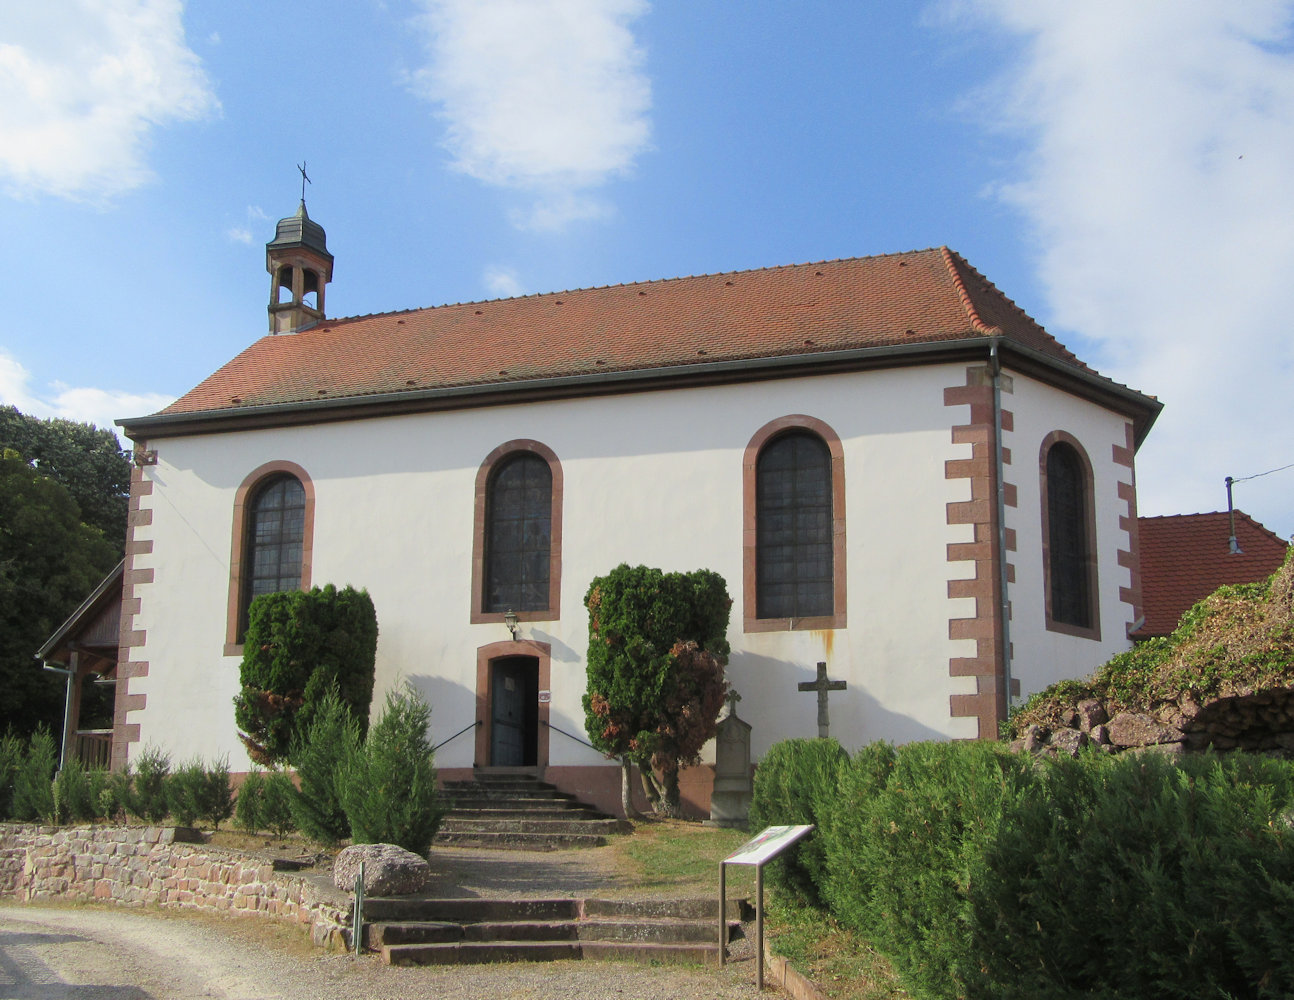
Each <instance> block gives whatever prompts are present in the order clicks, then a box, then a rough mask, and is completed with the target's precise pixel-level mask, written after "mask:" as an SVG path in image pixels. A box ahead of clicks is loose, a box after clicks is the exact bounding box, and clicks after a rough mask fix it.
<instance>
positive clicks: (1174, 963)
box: [969, 754, 1294, 1000]
mask: <svg viewBox="0 0 1294 1000" xmlns="http://www.w3.org/2000/svg"><path fill="white" fill-rule="evenodd" d="M1289 772H1290V765H1289V764H1288V763H1285V762H1280V761H1272V760H1262V759H1259V758H1246V757H1243V756H1240V755H1229V756H1227V757H1217V756H1214V755H1201V756H1199V757H1193V758H1186V759H1184V760H1183V761H1182V762H1181V764H1175V763H1173V762H1172V761H1170V760H1167V759H1165V758H1163V757H1161V756H1159V755H1156V754H1140V755H1134V754H1123V755H1119V756H1117V757H1113V758H1110V757H1096V756H1093V757H1087V758H1083V759H1080V760H1078V761H1074V760H1069V759H1067V758H1061V759H1058V760H1056V761H1054V762H1050V763H1049V764H1048V765H1047V766H1045V767H1044V768H1043V769H1041V771H1040V772H1039V778H1040V780H1039V781H1038V783H1037V785H1036V786H1035V788H1034V789H1031V794H1030V795H1028V796H1026V797H1025V798H1024V799H1023V800H1022V801H1020V802H1019V803H1017V805H1016V807H1015V808H1014V809H1012V810H1010V811H1009V812H1008V814H1007V815H1006V816H1005V817H1004V818H1003V822H1002V824H1001V827H1000V828H999V831H998V834H997V836H996V838H995V839H994V841H993V842H992V843H990V844H988V845H987V848H986V851H985V877H984V878H983V879H981V880H980V881H979V882H977V883H975V884H973V885H972V886H971V892H970V898H971V901H972V904H973V920H972V921H971V923H970V925H969V926H970V927H971V928H972V930H973V939H972V946H973V948H974V949H975V951H976V952H977V953H978V954H979V955H980V957H981V962H982V965H981V969H982V978H981V979H980V980H979V987H980V994H979V995H982V996H993V997H1020V998H1024V997H1035V996H1055V995H1058V994H1059V993H1061V992H1063V991H1065V990H1070V991H1076V992H1079V993H1082V994H1083V995H1087V996H1104V997H1110V998H1112V1000H1134V998H1136V1000H1142V998H1150V1000H1169V998H1182V1000H1196V998H1198V1000H1204V998H1212V997H1220V996H1230V997H1263V996H1271V997H1277V996H1280V997H1286V996H1291V995H1294V957H1292V956H1291V955H1290V950H1289V942H1290V941H1291V940H1294V938H1292V937H1291V935H1294V912H1291V910H1290V906H1289V904H1290V902H1291V901H1294V834H1292V833H1291V831H1290V829H1289V827H1288V825H1287V824H1285V823H1283V822H1282V821H1281V813H1282V811H1283V810H1284V809H1285V808H1287V807H1288V805H1289V799H1288V794H1289V782H1290V773H1289ZM971 982H974V980H971Z"/></svg>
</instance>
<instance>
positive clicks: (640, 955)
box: [580, 941, 719, 965]
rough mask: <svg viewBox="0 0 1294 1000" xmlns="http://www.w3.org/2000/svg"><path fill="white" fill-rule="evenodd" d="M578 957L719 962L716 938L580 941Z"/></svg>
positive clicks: (652, 963) (608, 959)
mask: <svg viewBox="0 0 1294 1000" xmlns="http://www.w3.org/2000/svg"><path fill="white" fill-rule="evenodd" d="M580 957H581V958H586V959H591V960H595V961H596V960H601V961H618V962H642V963H643V964H644V965H657V964H671V965H678V964H691V965H718V964H719V943H718V942H717V941H716V942H713V943H711V944H650V943H647V944H644V943H642V942H637V941H581V942H580Z"/></svg>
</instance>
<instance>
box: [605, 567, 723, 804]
mask: <svg viewBox="0 0 1294 1000" xmlns="http://www.w3.org/2000/svg"><path fill="white" fill-rule="evenodd" d="M584 604H585V607H587V608H588V611H589V648H588V658H587V667H586V671H585V673H586V677H587V686H586V691H585V694H584V698H583V705H584V713H585V722H584V726H585V729H586V731H587V732H588V734H589V740H590V742H591V743H592V744H593V745H594V746H595V747H597V748H598V749H599V750H601V751H602V752H603V753H606V754H608V755H611V756H615V757H619V758H620V760H621V764H622V767H623V775H624V778H623V785H622V789H621V802H622V805H623V806H624V808H625V813H626V815H630V814H632V812H633V805H632V799H631V796H630V788H629V783H628V775H629V764H630V763H634V764H637V765H638V768H639V771H640V772H641V773H642V774H643V776H644V781H645V783H646V785H647V792H648V797H649V798H659V796H658V795H656V793H655V788H654V782H653V781H652V780H651V779H650V775H651V773H652V768H653V767H655V768H656V769H657V770H659V771H660V772H661V773H662V775H663V778H664V786H665V802H664V806H665V810H666V811H667V812H670V813H677V812H678V808H679V803H678V769H679V766H680V765H681V764H685V763H688V762H690V761H692V760H695V759H696V752H697V750H698V749H699V748H700V746H701V745H702V744H703V743H704V742H705V741H706V740H708V739H710V738H711V737H713V736H714V733H715V727H716V725H717V723H718V715H719V710H720V709H721V708H722V706H723V699H724V695H725V693H726V691H727V684H726V682H725V681H724V679H723V669H722V668H723V665H724V664H726V663H727V662H728V653H729V644H728V639H727V632H728V614H729V610H730V609H731V607H732V600H731V599H730V598H729V596H728V588H727V584H726V583H725V582H724V579H723V577H722V576H720V575H719V574H718V573H715V572H713V571H712V570H706V569H700V570H695V571H693V572H690V573H665V572H663V571H662V570H659V569H655V568H653V567H650V566H629V565H628V564H626V563H621V564H620V565H619V566H617V567H616V568H615V569H613V570H612V571H611V572H610V573H608V574H607V575H606V576H600V577H596V578H594V579H593V581H592V582H591V583H590V584H589V589H588V592H587V593H586V594H585V597H584Z"/></svg>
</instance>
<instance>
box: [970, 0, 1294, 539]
mask: <svg viewBox="0 0 1294 1000" xmlns="http://www.w3.org/2000/svg"><path fill="white" fill-rule="evenodd" d="M1292 7H1294V4H1291V3H1290V2H1288V0H1287V2H1276V0H1253V2H1248V3H1244V4H1237V3H1203V2H1197V0H1189V2H1187V0H1139V2H1138V3H1131V4H1129V3H1120V4H1112V3H1098V2H1070V3H1064V4H1059V3H1038V2H1037V0H983V2H980V3H976V4H972V5H966V4H961V5H959V6H958V10H959V11H960V12H961V13H963V14H965V13H966V12H967V11H968V10H969V11H973V12H974V15H976V16H979V17H980V18H983V19H985V20H987V21H988V22H989V23H990V24H991V25H992V26H993V27H995V28H998V29H1005V30H1007V31H1008V32H1010V33H1013V34H1015V35H1017V36H1018V37H1019V38H1020V40H1021V41H1022V43H1023V47H1022V50H1021V55H1020V57H1019V59H1018V60H1017V61H1015V62H1014V63H1012V64H1009V65H1007V66H1006V67H1005V69H1003V71H1002V73H1001V76H1000V77H998V78H997V79H996V80H995V81H994V83H993V84H992V85H991V86H990V87H989V88H987V89H986V90H985V91H984V92H983V93H982V94H980V95H979V97H980V99H981V101H982V105H983V110H984V112H985V114H986V115H988V116H990V117H992V118H993V119H995V121H996V124H998V125H1000V126H1002V127H1003V128H1005V129H1006V130H1007V131H1008V132H1009V133H1010V134H1012V135H1014V136H1016V137H1018V138H1020V139H1021V140H1023V143H1024V154H1023V156H1022V158H1021V160H1020V161H1019V163H1018V165H1017V167H1016V170H1015V176H1014V177H1013V178H1011V179H1010V180H1009V181H1008V182H1006V183H1004V184H1002V185H1001V186H1000V188H999V189H998V194H999V195H1000V197H1002V198H1003V199H1004V200H1005V201H1007V202H1009V203H1010V204H1012V205H1014V206H1015V207H1017V208H1018V209H1019V210H1020V211H1021V212H1022V213H1023V215H1024V216H1025V218H1026V219H1027V221H1028V222H1029V224H1030V226H1031V229H1032V233H1033V236H1034V237H1035V238H1036V241H1037V247H1038V253H1039V261H1040V265H1039V266H1040V272H1041V276H1042V279H1043V281H1044V284H1045V287H1046V290H1047V294H1048V298H1049V302H1050V306H1051V309H1052V316H1051V317H1050V318H1049V326H1050V327H1051V328H1052V331H1053V332H1054V333H1057V334H1058V335H1060V336H1061V337H1062V339H1064V338H1065V336H1066V335H1067V331H1076V332H1078V333H1079V334H1081V335H1082V336H1083V337H1084V338H1086V339H1087V340H1088V341H1089V342H1090V343H1091V344H1092V345H1093V347H1094V350H1089V351H1082V353H1085V354H1086V355H1088V357H1087V358H1086V359H1087V360H1088V361H1090V362H1091V363H1093V364H1095V365H1096V366H1097V367H1099V368H1101V369H1102V370H1103V371H1105V372H1106V373H1107V374H1110V375H1112V376H1114V377H1117V378H1119V379H1120V380H1124V381H1127V382H1129V383H1130V384H1132V385H1133V386H1134V387H1136V388H1139V389H1141V390H1143V391H1145V392H1149V393H1154V394H1156V395H1158V396H1160V397H1161V398H1162V399H1163V400H1164V402H1165V409H1164V412H1163V415H1162V416H1161V418H1160V421H1159V423H1158V425H1157V426H1156V428H1155V430H1154V431H1153V432H1152V434H1151V436H1150V438H1149V440H1148V442H1147V444H1146V445H1145V446H1144V447H1143V449H1142V451H1141V454H1140V456H1139V460H1138V487H1139V490H1138V492H1139V494H1140V500H1141V505H1142V512H1143V513H1153V514H1159V513H1179V512H1190V511H1196V510H1214V509H1218V508H1220V507H1225V502H1226V497H1225V491H1224V490H1223V486H1222V481H1223V478H1224V477H1225V476H1226V475H1228V474H1230V475H1235V476H1240V475H1246V474H1249V473H1252V472H1258V471H1263V470H1266V469H1269V468H1273V467H1276V466H1278V465H1283V464H1285V463H1286V462H1288V461H1294V440H1291V438H1290V437H1289V435H1288V434H1287V433H1286V431H1287V429H1288V428H1289V427H1290V426H1291V425H1294V393H1291V391H1290V386H1291V385H1292V384H1294V381H1292V376H1294V337H1292V336H1291V335H1290V331H1289V309H1288V306H1287V300H1288V298H1289V282H1290V274H1291V273H1294V226H1291V225H1290V220H1291V219H1294V184H1291V183H1290V173H1289V171H1290V164H1291V163H1294V59H1292V58H1291V56H1290V44H1291V36H1290V18H1291V13H1292V9H1291V8H1292ZM1080 350H1081V349H1080ZM1279 480H1280V477H1279V476H1273V477H1271V479H1269V480H1265V481H1262V480H1259V481H1255V482H1252V483H1247V484H1244V485H1245V488H1246V489H1245V491H1244V492H1243V493H1242V492H1241V488H1239V487H1238V488H1237V493H1236V499H1237V504H1238V505H1239V506H1242V507H1244V508H1245V509H1248V510H1249V511H1250V513H1252V514H1254V516H1256V517H1258V518H1259V519H1260V520H1263V519H1267V520H1268V522H1269V526H1270V527H1272V528H1274V529H1276V530H1279V531H1281V532H1283V533H1285V534H1289V533H1290V532H1292V531H1294V500H1292V499H1290V498H1292V497H1294V479H1292V478H1291V474H1288V473H1287V474H1286V476H1285V480H1284V481H1283V482H1280V481H1279Z"/></svg>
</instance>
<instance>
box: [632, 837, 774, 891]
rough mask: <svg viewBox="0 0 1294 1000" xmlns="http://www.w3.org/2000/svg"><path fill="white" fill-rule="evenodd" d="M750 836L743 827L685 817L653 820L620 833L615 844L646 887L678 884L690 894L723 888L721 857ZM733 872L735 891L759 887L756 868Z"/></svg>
mask: <svg viewBox="0 0 1294 1000" xmlns="http://www.w3.org/2000/svg"><path fill="white" fill-rule="evenodd" d="M749 839H750V834H748V833H746V832H745V831H743V830H725V829H721V828H719V827H713V826H704V825H702V824H700V823H689V822H686V821H684V820H672V819H661V820H648V821H645V822H642V823H637V824H635V827H634V832H633V834H632V835H631V836H628V837H617V838H615V839H614V840H613V841H612V847H613V848H614V849H615V851H616V852H617V860H618V861H619V864H620V868H621V870H622V871H623V872H625V874H627V875H630V876H632V877H633V878H634V879H636V880H637V881H638V882H640V883H641V884H642V885H643V886H644V887H645V888H649V889H666V888H671V889H678V890H679V891H680V893H681V894H684V895H703V896H705V895H711V894H714V893H717V892H718V889H719V862H720V861H722V860H723V859H724V858H726V857H727V856H728V855H729V854H731V853H732V852H733V851H735V850H736V849H737V848H738V847H740V846H741V845H742V844H744V843H745V842H746V841H747V840H749ZM745 872H746V869H745V868H744V866H743V868H742V869H741V870H739V871H733V870H732V869H730V870H729V872H728V892H729V895H730V896H742V895H750V894H751V893H753V892H754V886H755V877H754V874H753V869H752V870H750V872H751V873H750V875H749V877H748V878H743V877H742V876H743V874H744V873H745Z"/></svg>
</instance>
